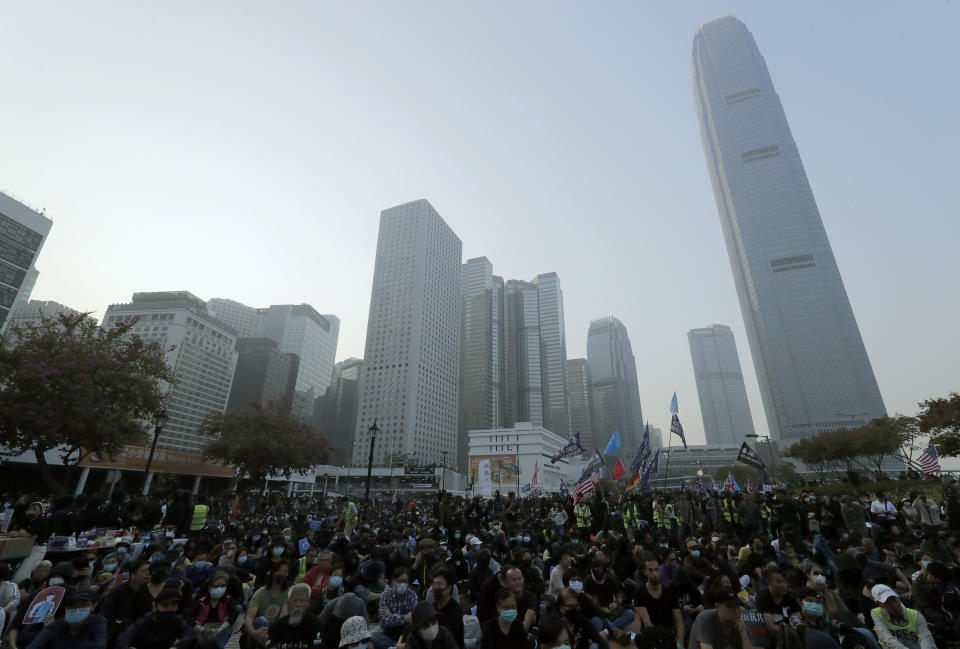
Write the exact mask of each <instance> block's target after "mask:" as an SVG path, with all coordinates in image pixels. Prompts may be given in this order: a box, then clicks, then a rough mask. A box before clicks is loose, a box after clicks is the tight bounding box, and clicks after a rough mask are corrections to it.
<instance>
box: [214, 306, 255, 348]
mask: <svg viewBox="0 0 960 649" xmlns="http://www.w3.org/2000/svg"><path fill="white" fill-rule="evenodd" d="M207 311H208V312H209V313H210V315H212V316H213V317H214V318H216V319H217V320H219V321H220V322H225V323H227V324H228V325H230V326H231V327H233V328H234V330H236V332H237V337H238V338H253V337H255V336H256V335H257V309H256V308H255V307H252V306H247V305H246V304H241V303H240V302H236V301H234V300H228V299H226V298H222V297H215V298H212V299H210V300H207Z"/></svg>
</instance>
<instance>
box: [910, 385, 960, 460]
mask: <svg viewBox="0 0 960 649" xmlns="http://www.w3.org/2000/svg"><path fill="white" fill-rule="evenodd" d="M919 405H920V413H919V414H918V415H917V427H918V428H919V429H920V432H921V433H924V434H926V435H930V443H931V444H936V445H937V452H939V453H940V455H942V456H945V457H957V456H960V394H957V393H956V392H951V393H950V396H949V397H946V398H939V399H927V400H926V401H921V402H920V404H919Z"/></svg>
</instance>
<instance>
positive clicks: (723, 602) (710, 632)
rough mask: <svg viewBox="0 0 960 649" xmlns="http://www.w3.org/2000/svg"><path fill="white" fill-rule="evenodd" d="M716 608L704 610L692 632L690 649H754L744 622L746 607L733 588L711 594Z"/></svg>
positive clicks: (719, 589) (717, 590) (689, 643)
mask: <svg viewBox="0 0 960 649" xmlns="http://www.w3.org/2000/svg"><path fill="white" fill-rule="evenodd" d="M709 595H710V597H709V598H710V599H711V600H713V602H714V604H715V606H716V608H710V609H706V610H704V611H703V612H702V613H700V615H698V616H697V619H696V621H695V622H694V623H693V627H692V628H691V629H690V639H689V641H688V644H687V649H751V647H752V644H751V642H750V635H749V633H747V626H746V624H745V623H744V622H743V621H742V620H741V619H740V613H741V611H742V609H743V604H742V603H741V601H740V598H739V597H738V596H737V591H736V590H735V589H733V588H718V589H716V590H714V591H711V592H710V594H709Z"/></svg>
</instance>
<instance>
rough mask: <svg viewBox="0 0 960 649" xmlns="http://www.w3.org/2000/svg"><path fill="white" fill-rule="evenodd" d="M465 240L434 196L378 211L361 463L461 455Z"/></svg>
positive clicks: (360, 420) (359, 429)
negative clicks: (369, 458) (432, 201)
mask: <svg viewBox="0 0 960 649" xmlns="http://www.w3.org/2000/svg"><path fill="white" fill-rule="evenodd" d="M460 264H461V243H460V239H459V238H457V235H456V234H454V232H453V230H451V229H450V226H448V225H447V224H446V223H445V222H444V220H443V219H442V218H441V217H440V215H439V214H438V213H437V212H436V210H434V209H433V206H432V205H430V203H429V202H427V201H426V200H417V201H413V202H411V203H405V204H403V205H398V206H396V207H392V208H389V209H386V210H384V211H383V212H381V214H380V234H379V237H378V240H377V254H376V263H375V266H374V272H373V289H372V291H371V297H370V314H369V317H368V318H367V337H366V345H365V351H364V359H363V367H362V369H361V371H360V406H359V413H358V415H357V426H356V429H355V433H356V434H355V442H356V445H355V448H354V452H353V455H354V461H358V460H359V459H360V458H363V460H364V462H365V461H366V458H367V454H368V452H369V445H370V435H371V434H370V430H369V429H370V428H371V426H372V425H373V424H374V422H376V424H377V427H378V430H379V434H378V435H377V439H376V450H375V454H374V463H376V464H382V462H383V459H384V457H385V456H386V455H388V454H389V453H390V452H391V451H390V450H391V449H394V452H397V453H403V454H406V455H414V456H416V457H417V459H418V460H419V461H420V462H423V463H430V462H435V463H436V464H438V465H439V464H447V463H448V462H450V463H452V462H454V461H455V459H456V457H457V446H458V445H457V435H456V432H457V423H458V422H457V419H458V418H457V413H458V403H459V402H458V386H459V379H460Z"/></svg>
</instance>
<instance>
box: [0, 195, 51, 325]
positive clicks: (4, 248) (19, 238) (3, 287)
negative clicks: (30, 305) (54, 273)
mask: <svg viewBox="0 0 960 649" xmlns="http://www.w3.org/2000/svg"><path fill="white" fill-rule="evenodd" d="M52 226H53V221H51V220H50V219H48V218H47V217H45V216H43V215H42V214H41V213H40V212H37V211H36V210H32V209H30V208H29V207H27V206H26V205H24V204H23V203H21V202H20V201H18V200H16V199H14V198H11V197H10V196H7V195H6V194H4V193H0V331H3V330H4V329H5V328H6V323H7V315H8V314H9V313H10V311H11V310H12V309H13V307H14V304H15V303H25V302H26V300H27V299H28V298H29V297H30V291H31V289H32V288H33V284H34V282H36V279H37V269H36V267H35V266H34V264H35V263H36V261H37V257H38V256H39V255H40V249H41V248H42V247H43V242H44V241H46V239H47V235H48V234H49V233H50V228H51V227H52Z"/></svg>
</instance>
